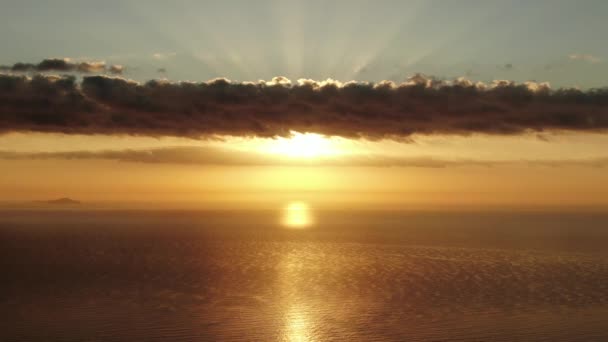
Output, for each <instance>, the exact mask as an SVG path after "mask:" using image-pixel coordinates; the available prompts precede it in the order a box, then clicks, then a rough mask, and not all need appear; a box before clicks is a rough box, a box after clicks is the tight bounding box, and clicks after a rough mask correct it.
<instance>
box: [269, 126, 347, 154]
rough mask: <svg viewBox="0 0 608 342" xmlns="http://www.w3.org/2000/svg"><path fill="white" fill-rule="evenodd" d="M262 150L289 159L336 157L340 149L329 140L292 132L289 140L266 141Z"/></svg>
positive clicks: (319, 136)
mask: <svg viewBox="0 0 608 342" xmlns="http://www.w3.org/2000/svg"><path fill="white" fill-rule="evenodd" d="M262 150H264V152H266V153H271V154H278V155H283V156H287V157H291V158H314V157H323V156H330V155H336V154H339V153H340V149H338V147H337V146H336V144H334V142H333V141H332V139H331V138H328V137H325V136H323V135H320V134H315V133H297V132H292V136H291V137H289V138H276V139H272V140H270V141H268V143H267V144H265V146H263V147H262Z"/></svg>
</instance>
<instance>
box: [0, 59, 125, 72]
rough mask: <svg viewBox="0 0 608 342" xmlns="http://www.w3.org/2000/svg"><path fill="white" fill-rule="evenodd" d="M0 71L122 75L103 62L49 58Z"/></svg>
mask: <svg viewBox="0 0 608 342" xmlns="http://www.w3.org/2000/svg"><path fill="white" fill-rule="evenodd" d="M0 71H10V72H15V73H26V72H80V73H104V72H107V73H110V74H115V75H119V74H122V71H123V67H122V66H121V65H116V64H115V65H106V63H105V62H72V61H71V60H70V59H69V58H49V59H44V60H43V61H42V62H40V63H38V64H33V63H21V62H20V63H15V64H13V65H12V66H8V65H0Z"/></svg>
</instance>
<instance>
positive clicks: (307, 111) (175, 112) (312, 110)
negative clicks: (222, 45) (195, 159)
mask: <svg viewBox="0 0 608 342" xmlns="http://www.w3.org/2000/svg"><path fill="white" fill-rule="evenodd" d="M0 104H1V105H0V133H6V132H11V131H36V132H57V133H68V134H128V135H146V136H182V137H193V138H200V137H212V136H217V135H229V136H259V137H274V136H288V135H290V132H291V131H298V132H302V133H304V132H315V133H319V134H325V135H335V136H342V137H347V138H366V139H382V138H388V139H403V138H407V137H409V136H410V135H412V134H426V135H431V134H459V135H468V134H474V133H481V134H494V135H512V134H522V133H528V132H537V133H541V132H545V131H562V130H566V131H578V132H602V131H606V130H607V129H608V89H591V90H588V91H582V90H577V89H557V90H552V89H551V88H550V87H549V85H548V84H547V83H537V82H526V83H522V84H518V83H515V82H512V81H506V80H497V81H494V82H493V83H491V84H484V83H480V82H478V83H473V82H471V81H469V80H466V79H462V78H461V79H456V80H453V81H442V80H437V79H434V78H430V77H426V76H424V75H415V76H413V77H410V78H409V79H408V81H406V82H404V83H402V84H395V83H393V82H390V81H382V82H379V83H356V82H347V83H341V82H338V81H335V80H331V79H328V80H325V81H313V80H306V79H301V80H298V81H297V82H292V81H290V80H289V79H287V78H285V77H275V78H274V79H272V80H271V81H259V82H255V83H254V82H231V81H229V80H227V79H215V80H211V81H208V82H202V83H190V82H180V83H171V82H169V81H166V80H154V81H149V82H147V83H144V84H140V83H137V82H134V81H130V80H126V79H123V78H119V77H106V76H85V77H83V78H82V81H81V82H77V81H76V79H75V78H74V77H67V76H66V77H57V76H45V75H37V76H34V77H31V78H30V77H26V76H18V75H0Z"/></svg>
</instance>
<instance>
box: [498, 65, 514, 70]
mask: <svg viewBox="0 0 608 342" xmlns="http://www.w3.org/2000/svg"><path fill="white" fill-rule="evenodd" d="M496 67H497V68H498V69H500V70H505V71H509V70H513V64H512V63H506V64H503V65H497V66H496Z"/></svg>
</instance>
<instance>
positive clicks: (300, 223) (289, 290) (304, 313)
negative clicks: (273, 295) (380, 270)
mask: <svg viewBox="0 0 608 342" xmlns="http://www.w3.org/2000/svg"><path fill="white" fill-rule="evenodd" d="M282 224H283V226H285V227H286V228H289V229H305V228H307V227H310V226H311V225H312V224H314V219H313V215H312V211H311V209H310V207H309V206H308V204H307V203H306V202H303V201H292V202H289V203H287V205H285V207H284V208H283V217H282ZM307 262H310V258H307V256H306V255H301V252H297V251H293V252H290V253H288V254H287V255H285V256H284V257H283V261H282V263H281V267H280V273H279V275H280V281H281V291H282V292H283V295H284V298H285V300H286V301H287V302H286V303H284V308H285V310H284V312H283V319H284V323H283V324H284V330H283V331H284V332H283V340H284V341H289V342H304V341H312V340H314V339H313V333H312V325H313V322H312V320H313V318H314V317H313V316H312V313H313V312H314V311H312V310H310V308H309V307H308V305H307V298H306V297H305V296H304V295H303V294H302V293H301V291H300V288H299V284H300V283H301V281H302V280H303V278H305V277H306V274H304V273H305V272H304V270H305V269H306V268H307V267H312V266H314V265H308V264H306V263H307Z"/></svg>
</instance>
